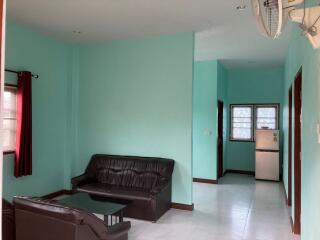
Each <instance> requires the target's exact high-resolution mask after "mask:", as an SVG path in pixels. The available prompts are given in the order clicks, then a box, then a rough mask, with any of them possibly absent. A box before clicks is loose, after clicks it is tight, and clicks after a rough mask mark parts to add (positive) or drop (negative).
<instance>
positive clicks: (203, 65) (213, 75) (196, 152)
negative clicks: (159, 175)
mask: <svg viewBox="0 0 320 240" xmlns="http://www.w3.org/2000/svg"><path fill="white" fill-rule="evenodd" d="M227 76H228V75H227V70H226V69H225V68H224V66H223V65H222V64H221V63H220V62H219V61H216V60H212V61H196V62H195V64H194V83H193V177H194V178H203V179H212V180H216V179H217V127H218V125H217V113H218V112H217V102H218V99H219V100H221V101H223V102H224V119H223V122H224V129H223V131H224V134H223V135H224V145H223V146H224V160H225V159H226V154H227V150H226V149H227V144H226V134H227V106H228V104H227V80H228V79H227ZM225 165H226V164H224V167H225Z"/></svg>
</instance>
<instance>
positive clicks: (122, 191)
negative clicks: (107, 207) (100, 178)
mask: <svg viewBox="0 0 320 240" xmlns="http://www.w3.org/2000/svg"><path fill="white" fill-rule="evenodd" d="M77 191H79V192H86V193H89V194H93V195H98V196H103V197H108V198H115V199H125V200H150V199H151V195H150V193H149V192H148V191H143V190H142V189H133V188H124V187H117V186H112V185H108V184H103V183H90V184H86V185H84V186H81V187H78V188H77Z"/></svg>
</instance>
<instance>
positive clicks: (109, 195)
mask: <svg viewBox="0 0 320 240" xmlns="http://www.w3.org/2000/svg"><path fill="white" fill-rule="evenodd" d="M173 168H174V161H173V160H171V159H163V158H147V157H134V156H116V155H105V154H97V155H93V156H92V157H91V160H90V162H89V164H88V166H87V168H86V170H85V173H84V174H82V175H81V176H78V177H75V178H73V179H72V180H71V183H72V189H73V191H74V192H86V193H89V194H91V195H93V196H99V197H103V198H105V199H106V200H114V201H126V202H127V204H128V206H127V207H126V208H125V209H124V216H125V217H130V218H137V219H143V220H149V221H153V222H155V221H157V220H158V219H159V218H160V217H161V216H162V215H163V214H164V213H165V212H166V211H167V210H169V209H170V207H171V189H172V186H171V182H172V181H171V178H172V172H173Z"/></svg>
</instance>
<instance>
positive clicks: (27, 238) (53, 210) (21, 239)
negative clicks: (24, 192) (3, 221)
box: [3, 197, 131, 240]
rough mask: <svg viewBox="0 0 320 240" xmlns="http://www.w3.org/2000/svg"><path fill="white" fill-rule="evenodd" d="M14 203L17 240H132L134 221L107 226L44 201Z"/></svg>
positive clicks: (88, 215)
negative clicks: (130, 231)
mask: <svg viewBox="0 0 320 240" xmlns="http://www.w3.org/2000/svg"><path fill="white" fill-rule="evenodd" d="M13 203H14V212H15V232H16V240H84V239H86V240H89V239H90V240H127V239H128V231H129V229H130V227H131V224H130V222H121V223H118V224H116V225H113V226H111V227H110V226H109V227H107V225H106V223H105V222H104V221H102V220H100V219H99V218H98V217H96V216H95V215H93V214H91V213H87V212H84V211H82V210H80V209H76V208H72V207H69V206H67V205H64V204H61V203H59V202H57V201H54V200H45V199H42V198H29V197H15V198H14V200H13ZM10 239H11V238H8V239H7V238H4V239H3V240H10Z"/></svg>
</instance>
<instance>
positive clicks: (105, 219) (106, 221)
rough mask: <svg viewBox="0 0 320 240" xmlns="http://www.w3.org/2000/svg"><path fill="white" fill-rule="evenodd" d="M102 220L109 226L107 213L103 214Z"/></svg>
mask: <svg viewBox="0 0 320 240" xmlns="http://www.w3.org/2000/svg"><path fill="white" fill-rule="evenodd" d="M104 222H105V223H106V225H107V226H109V223H108V222H109V216H108V215H104Z"/></svg>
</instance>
